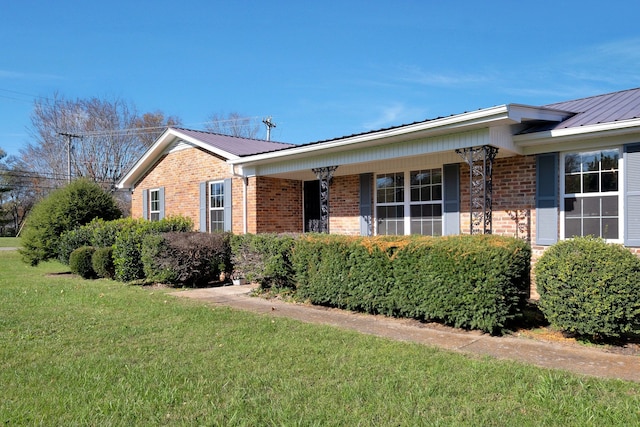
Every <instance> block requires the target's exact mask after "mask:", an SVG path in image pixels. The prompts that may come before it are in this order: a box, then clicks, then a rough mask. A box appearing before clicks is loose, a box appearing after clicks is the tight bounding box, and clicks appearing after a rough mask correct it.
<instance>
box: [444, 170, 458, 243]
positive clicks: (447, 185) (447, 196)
mask: <svg viewBox="0 0 640 427" xmlns="http://www.w3.org/2000/svg"><path fill="white" fill-rule="evenodd" d="M442 175H443V187H444V188H443V195H444V215H443V218H442V219H443V222H444V224H443V230H442V234H444V235H445V236H448V235H455V234H460V165H459V164H457V163H452V164H449V165H444V166H443V167H442Z"/></svg>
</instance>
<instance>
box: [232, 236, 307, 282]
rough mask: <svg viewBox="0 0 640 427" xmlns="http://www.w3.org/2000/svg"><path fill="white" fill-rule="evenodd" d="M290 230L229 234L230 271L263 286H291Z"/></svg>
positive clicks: (292, 240) (292, 238)
mask: <svg viewBox="0 0 640 427" xmlns="http://www.w3.org/2000/svg"><path fill="white" fill-rule="evenodd" d="M294 242H295V237H294V235H290V234H242V235H233V236H231V263H232V265H233V270H234V275H235V276H239V277H242V278H245V279H247V281H248V282H253V283H259V284H260V286H261V287H263V288H269V287H276V288H284V287H290V288H293V287H294V282H293V279H294V273H293V267H292V265H291V259H290V254H291V248H292V247H293V244H294Z"/></svg>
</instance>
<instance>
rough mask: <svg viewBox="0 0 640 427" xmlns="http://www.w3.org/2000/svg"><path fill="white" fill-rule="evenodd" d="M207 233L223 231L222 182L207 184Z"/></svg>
mask: <svg viewBox="0 0 640 427" xmlns="http://www.w3.org/2000/svg"><path fill="white" fill-rule="evenodd" d="M209 231H211V232H216V231H220V232H222V231H224V182H223V181H215V182H210V183H209Z"/></svg>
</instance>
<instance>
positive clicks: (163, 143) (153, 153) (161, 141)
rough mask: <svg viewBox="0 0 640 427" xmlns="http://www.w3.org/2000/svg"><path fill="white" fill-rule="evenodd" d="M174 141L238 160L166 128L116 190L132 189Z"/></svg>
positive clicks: (118, 184)
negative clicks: (181, 141)
mask: <svg viewBox="0 0 640 427" xmlns="http://www.w3.org/2000/svg"><path fill="white" fill-rule="evenodd" d="M176 139H179V140H183V141H185V142H188V143H190V144H193V145H195V146H197V147H200V148H202V149H203V150H206V151H208V152H210V153H213V154H217V155H219V156H221V157H223V158H225V159H238V156H236V155H234V154H231V153H228V152H226V151H223V150H220V149H217V148H215V147H212V146H211V145H209V144H205V143H203V142H202V141H200V140H198V139H196V138H192V137H190V136H189V135H185V134H183V133H182V132H179V131H178V130H176V129H173V128H168V129H167V130H165V131H164V133H163V134H162V135H160V137H158V139H157V140H156V142H154V143H153V145H152V146H151V147H150V148H149V149H148V150H147V151H146V152H145V153H144V154H143V155H142V157H140V159H139V160H138V161H137V162H136V163H135V164H134V165H133V167H131V169H129V172H127V173H126V174H125V176H123V177H122V178H121V179H120V181H118V183H117V184H116V187H117V188H129V189H133V187H134V184H135V183H136V181H137V180H138V179H139V178H140V177H141V176H142V175H144V174H145V173H146V172H147V170H149V168H151V167H152V166H153V165H154V164H155V163H156V161H157V160H158V159H159V158H160V156H162V154H164V152H165V150H166V149H167V148H168V147H169V146H170V145H171V143H173V142H174V141H175V140H176Z"/></svg>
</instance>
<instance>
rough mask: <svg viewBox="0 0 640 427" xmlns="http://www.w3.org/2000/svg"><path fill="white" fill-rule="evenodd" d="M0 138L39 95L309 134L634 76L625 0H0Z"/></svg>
mask: <svg viewBox="0 0 640 427" xmlns="http://www.w3.org/2000/svg"><path fill="white" fill-rule="evenodd" d="M0 12H1V13H0V17H1V18H2V25H0V40H2V50H1V52H2V54H1V55H0V148H2V149H3V150H5V151H6V152H8V153H9V154H17V153H18V150H19V149H20V147H22V146H24V145H25V144H26V143H27V142H28V141H29V133H28V131H27V127H28V126H29V124H30V118H29V115H30V113H31V110H32V107H33V100H34V98H35V97H48V98H50V97H52V96H53V94H54V93H55V92H56V91H57V92H58V93H59V94H61V95H63V96H65V97H66V98H71V99H75V98H89V97H93V96H97V97H101V98H114V97H118V98H122V99H125V100H128V101H131V102H132V103H134V104H135V105H136V106H137V107H138V110H139V111H141V112H146V111H155V110H158V109H159V110H162V111H164V112H165V113H166V114H172V115H177V116H179V117H180V118H181V119H182V120H183V123H184V125H185V126H186V127H190V128H194V129H198V128H202V126H203V122H204V121H205V120H206V118H207V117H208V116H209V115H211V114H212V113H222V114H226V113H229V112H238V113H241V114H243V115H246V116H249V117H258V118H262V117H265V116H269V115H270V116H273V121H274V122H275V123H276V124H277V127H276V128H275V129H274V130H273V131H272V139H273V140H278V141H284V142H292V143H305V142H311V141H318V140H323V139H330V138H335V137H339V136H343V135H349V134H353V133H359V132H364V131H368V130H373V129H379V128H384V127H388V126H395V125H400V124H403V123H410V122H414V121H419V120H425V119H429V118H435V117H439V116H447V115H451V114H457V113H462V112H465V111H471V110H476V109H479V108H486V107H492V106H495V105H500V104H505V103H523V104H531V105H543V104H548V103H553V102H557V101H563V100H568V99H575V98H580V97H585V96H591V95H597V94H600V93H606V92H613V91H617V90H623V89H629V88H634V87H638V86H640V29H639V28H640V27H638V24H637V18H638V16H640V3H639V2H637V1H635V0H634V1H624V2H620V1H608V2H601V1H591V0H582V1H546V0H540V1H537V2H520V1H482V2H481V1H434V0H432V1H428V0H423V1H403V0H397V1H395V2H390V1H375V0H374V1H347V0H342V1H333V0H325V1H321V2H318V1H316V2H307V1H284V0H283V1H279V0H272V1H269V2H258V1H189V0H184V1H182V2H175V1H171V2H170V1H164V0H157V1H153V2H151V1H149V2H142V1H131V0H127V1H122V0H112V1H108V2H87V1H82V2H80V1H65V0H60V1H56V2H45V1H33V0H21V1H8V0H5V1H3V2H2V4H1V5H0Z"/></svg>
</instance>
